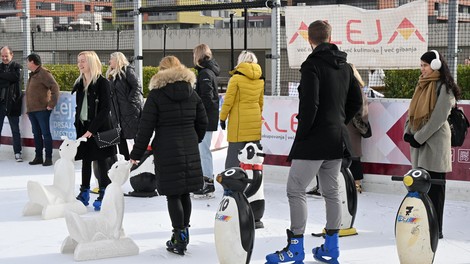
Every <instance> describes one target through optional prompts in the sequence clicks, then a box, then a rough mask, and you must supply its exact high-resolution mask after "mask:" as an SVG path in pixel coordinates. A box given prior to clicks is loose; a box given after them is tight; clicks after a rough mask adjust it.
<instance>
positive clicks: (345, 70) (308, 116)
mask: <svg viewBox="0 0 470 264" xmlns="http://www.w3.org/2000/svg"><path fill="white" fill-rule="evenodd" d="M346 56H347V55H346V53H344V52H342V51H339V50H338V47H337V46H336V45H334V44H329V43H323V44H320V45H318V46H317V47H316V48H315V49H314V50H313V51H312V53H311V54H310V55H309V56H308V58H307V59H306V60H305V62H304V63H302V66H301V69H300V72H301V79H300V85H299V88H298V90H299V111H298V115H297V119H298V126H297V132H296V135H295V139H294V143H293V145H292V149H291V151H290V154H289V158H288V159H289V160H292V159H305V160H332V159H341V158H342V157H343V156H344V147H348V145H349V136H348V132H347V128H346V125H347V124H348V123H349V122H350V121H351V119H352V117H353V116H354V115H355V114H356V113H357V112H358V111H359V109H360V108H361V106H362V95H361V90H360V87H359V84H358V82H357V81H356V79H355V78H354V74H353V71H352V68H351V66H350V65H349V64H348V63H347V62H346Z"/></svg>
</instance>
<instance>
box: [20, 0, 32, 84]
mask: <svg viewBox="0 0 470 264" xmlns="http://www.w3.org/2000/svg"><path fill="white" fill-rule="evenodd" d="M21 20H22V21H23V39H24V43H23V59H22V60H21V61H22V64H23V83H24V88H25V89H26V84H27V83H28V78H29V73H28V67H27V64H26V57H28V55H29V53H30V52H31V25H30V19H29V0H23V14H22V16H21Z"/></svg>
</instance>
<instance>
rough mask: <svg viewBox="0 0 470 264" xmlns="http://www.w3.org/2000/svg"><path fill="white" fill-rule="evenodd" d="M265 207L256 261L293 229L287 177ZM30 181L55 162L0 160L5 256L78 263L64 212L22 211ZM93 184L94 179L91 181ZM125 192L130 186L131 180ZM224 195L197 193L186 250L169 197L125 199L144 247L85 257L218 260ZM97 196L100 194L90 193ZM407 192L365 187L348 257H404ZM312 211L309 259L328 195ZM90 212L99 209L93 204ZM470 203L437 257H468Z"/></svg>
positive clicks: (453, 217)
mask: <svg viewBox="0 0 470 264" xmlns="http://www.w3.org/2000/svg"><path fill="white" fill-rule="evenodd" d="M224 160H225V152H224V150H220V151H216V152H214V166H215V169H214V171H215V172H220V171H221V170H222V167H223V164H224ZM265 177H266V183H265V198H266V211H265V215H264V218H263V222H264V226H265V228H264V229H258V230H256V240H255V246H254V250H253V254H252V258H251V263H254V264H255V263H256V264H261V263H264V262H265V255H266V254H268V253H272V252H274V251H276V250H280V249H282V248H283V247H285V246H286V232H285V230H286V229H287V228H289V211H288V210H289V209H288V203H287V197H286V194H285V186H284V184H279V183H273V182H270V181H269V175H267V174H265ZM29 180H33V181H38V182H40V183H43V184H44V185H50V184H52V180H53V166H51V167H43V166H30V165H28V163H27V161H26V160H25V162H22V163H17V162H15V161H14V160H0V207H1V208H2V213H1V214H0V263H2V264H16V263H18V264H25V263H36V264H41V263H61V264H62V263H74V260H73V255H71V254H61V253H60V248H61V244H62V241H63V240H64V239H65V237H67V236H68V231H67V227H66V224H65V220H64V219H63V218H59V219H53V220H42V219H41V218H40V216H30V217H23V216H22V210H23V207H24V206H25V204H26V202H27V200H28V197H27V190H26V184H27V182H28V181H29ZM79 184H80V163H79V162H78V163H76V185H77V188H76V190H77V192H78V188H79ZM93 184H94V183H92V185H93ZM124 190H125V191H126V192H128V191H132V187H131V186H130V184H129V183H127V184H126V185H125V186H124ZM221 198H222V189H221V186H220V185H218V184H217V183H216V195H215V198H214V199H209V200H200V199H197V200H196V199H193V212H192V217H191V228H190V237H191V240H190V244H189V245H188V251H187V254H186V255H185V256H184V257H182V256H178V255H174V254H171V253H169V252H167V251H166V249H165V242H166V241H167V240H168V239H169V238H170V236H171V229H172V228H171V224H170V219H169V216H168V213H167V207H166V199H165V197H154V198H135V197H126V198H125V215H124V223H123V227H124V231H125V233H126V235H127V236H128V237H130V238H131V239H133V240H134V242H135V243H136V244H137V245H138V247H139V249H140V253H139V255H136V256H130V257H122V258H110V259H101V260H96V261H88V262H87V263H100V264H107V263H113V264H117V263H126V264H127V263H139V264H145V263H159V264H165V263H168V264H169V263H172V264H179V263H191V264H200V263H205V264H206V263H209V264H213V263H218V260H217V254H216V249H215V245H214V234H213V226H214V216H215V213H216V211H217V207H218V204H219V202H220V200H221ZM91 199H92V200H94V199H96V195H94V194H92V197H91ZM402 199H403V196H401V195H390V194H379V193H371V192H363V193H362V194H359V198H358V211H357V215H356V221H355V225H354V226H355V227H356V228H357V230H358V233H359V235H356V236H350V237H343V238H340V254H341V255H340V258H339V261H340V263H342V264H346V263H348V264H353V263H361V264H365V263H370V264H379V263H380V264H387V263H390V264H396V263H399V260H398V255H397V251H396V246H395V237H394V224H395V223H394V220H395V215H396V211H397V209H398V207H399V205H400V203H401V200H402ZM308 205H309V217H308V224H307V231H306V235H305V243H304V245H305V252H306V258H305V262H304V263H319V262H316V261H315V260H313V257H312V254H311V249H312V248H313V247H316V246H319V245H320V244H321V243H322V242H323V239H322V238H317V237H313V236H311V235H310V233H312V232H320V231H321V230H322V228H323V226H324V223H325V209H324V201H323V199H318V198H312V197H310V198H309V199H308ZM87 214H88V215H93V214H97V213H96V212H94V211H93V207H92V206H88V213H87ZM469 221H470V202H462V201H452V200H447V201H446V205H445V215H444V229H443V231H444V239H441V240H439V245H438V249H437V253H436V256H435V260H434V263H439V264H441V263H442V264H463V263H467V264H468V263H470V224H469Z"/></svg>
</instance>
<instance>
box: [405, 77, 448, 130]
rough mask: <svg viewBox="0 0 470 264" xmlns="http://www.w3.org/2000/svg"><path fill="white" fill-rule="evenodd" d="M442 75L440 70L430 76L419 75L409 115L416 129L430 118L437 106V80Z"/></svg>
mask: <svg viewBox="0 0 470 264" xmlns="http://www.w3.org/2000/svg"><path fill="white" fill-rule="evenodd" d="M440 76H441V74H440V72H439V71H433V72H432V73H431V74H430V75H429V76H426V77H423V76H422V75H421V76H420V77H419V81H418V86H416V89H415V93H414V94H413V98H411V102H410V108H409V109H408V116H409V117H410V123H411V126H412V128H413V130H414V131H418V130H419V129H421V127H423V126H424V125H425V124H426V123H427V122H428V120H429V117H430V116H431V113H432V111H433V110H434V107H435V106H436V101H437V93H436V82H437V81H438V80H439V77H440Z"/></svg>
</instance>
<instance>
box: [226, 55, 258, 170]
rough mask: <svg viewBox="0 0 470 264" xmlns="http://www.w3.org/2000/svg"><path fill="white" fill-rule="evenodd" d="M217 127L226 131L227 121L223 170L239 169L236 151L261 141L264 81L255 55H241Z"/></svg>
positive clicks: (229, 84) (232, 72) (233, 72)
mask: <svg viewBox="0 0 470 264" xmlns="http://www.w3.org/2000/svg"><path fill="white" fill-rule="evenodd" d="M230 74H231V75H232V77H231V78H230V81H229V83H228V87H227V92H226V94H225V98H224V103H223V105H222V110H221V111H220V126H221V127H222V129H225V126H226V120H227V118H228V127H227V141H228V150H227V158H226V160H225V168H230V167H238V166H239V164H240V162H239V161H238V151H239V150H240V149H242V148H243V147H244V146H245V144H246V143H248V142H259V141H260V140H261V124H262V117H261V113H262V111H263V96H264V79H263V78H262V71H261V66H259V64H258V59H257V58H256V56H255V54H254V53H253V52H250V51H242V52H241V54H240V55H239V56H238V65H237V66H236V67H235V69H234V70H233V71H231V72H230Z"/></svg>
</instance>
